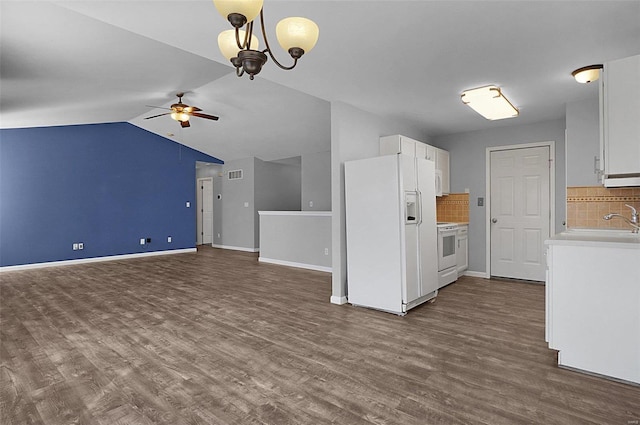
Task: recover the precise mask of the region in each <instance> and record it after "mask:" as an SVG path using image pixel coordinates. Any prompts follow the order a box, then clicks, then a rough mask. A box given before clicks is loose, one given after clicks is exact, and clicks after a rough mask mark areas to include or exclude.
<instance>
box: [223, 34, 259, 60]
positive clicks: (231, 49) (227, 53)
mask: <svg viewBox="0 0 640 425" xmlns="http://www.w3.org/2000/svg"><path fill="white" fill-rule="evenodd" d="M245 36H246V35H245V32H244V31H243V30H239V31H238V37H239V38H240V42H241V43H242V42H243V41H244V38H245ZM218 47H219V48H220V52H221V53H222V56H224V57H225V58H226V59H227V60H231V58H235V57H237V56H238V52H239V51H240V49H239V48H238V42H237V40H236V30H226V31H222V32H221V33H220V34H219V35H218ZM258 47H259V43H258V37H256V36H255V35H253V34H252V35H251V42H250V43H249V49H251V50H258Z"/></svg>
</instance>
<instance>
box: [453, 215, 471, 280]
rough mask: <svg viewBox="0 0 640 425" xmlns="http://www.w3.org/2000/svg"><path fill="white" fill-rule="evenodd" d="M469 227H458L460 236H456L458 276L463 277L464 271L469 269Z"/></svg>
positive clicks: (460, 225) (461, 225) (462, 225)
mask: <svg viewBox="0 0 640 425" xmlns="http://www.w3.org/2000/svg"><path fill="white" fill-rule="evenodd" d="M468 230H469V226H466V225H464V224H459V225H458V234H457V235H456V244H457V246H456V264H457V266H458V276H462V275H463V274H464V271H465V270H467V269H468V268H469V243H468V242H469V239H468V234H467V232H468Z"/></svg>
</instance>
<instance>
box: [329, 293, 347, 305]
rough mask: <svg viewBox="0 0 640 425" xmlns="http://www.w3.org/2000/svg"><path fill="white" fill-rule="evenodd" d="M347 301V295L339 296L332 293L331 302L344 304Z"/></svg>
mask: <svg viewBox="0 0 640 425" xmlns="http://www.w3.org/2000/svg"><path fill="white" fill-rule="evenodd" d="M346 303H347V297H345V296H342V297H338V296H336V295H332V296H331V304H338V305H342V304H346Z"/></svg>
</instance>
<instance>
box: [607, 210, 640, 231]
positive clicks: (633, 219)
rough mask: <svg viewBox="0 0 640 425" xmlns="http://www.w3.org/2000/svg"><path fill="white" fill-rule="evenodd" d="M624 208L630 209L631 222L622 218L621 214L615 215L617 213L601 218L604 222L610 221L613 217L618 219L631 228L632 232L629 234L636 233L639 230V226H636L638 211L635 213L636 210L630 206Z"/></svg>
mask: <svg viewBox="0 0 640 425" xmlns="http://www.w3.org/2000/svg"><path fill="white" fill-rule="evenodd" d="M624 206H625V207H629V208H631V220H629V219H628V218H627V217H625V216H623V215H622V214H617V213H611V214H607V215H605V216H604V217H602V218H603V219H604V220H611V219H612V218H613V217H620V218H621V219H623V220H624V221H626V222H627V223H629V225H631V227H633V230H631V232H633V233H638V230H640V226H638V211H636V209H635V208H634V207H632V206H631V205H628V204H625V205H624Z"/></svg>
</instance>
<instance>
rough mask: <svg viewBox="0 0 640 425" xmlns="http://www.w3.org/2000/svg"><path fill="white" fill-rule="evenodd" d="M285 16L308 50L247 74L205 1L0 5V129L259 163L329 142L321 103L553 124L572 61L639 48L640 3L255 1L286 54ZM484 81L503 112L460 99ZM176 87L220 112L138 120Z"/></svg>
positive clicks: (432, 127) (585, 92)
mask: <svg viewBox="0 0 640 425" xmlns="http://www.w3.org/2000/svg"><path fill="white" fill-rule="evenodd" d="M294 15H297V16H306V17H308V18H311V19H313V20H314V21H316V23H317V24H318V25H319V27H320V39H319V41H318V44H317V46H316V47H315V48H314V49H313V50H312V51H311V52H309V53H308V54H306V55H305V56H304V57H303V58H302V59H301V60H300V62H299V64H298V66H297V67H296V69H294V70H293V71H282V70H280V69H278V68H277V67H276V66H275V65H274V64H273V63H271V61H268V62H267V64H266V65H265V68H264V69H263V71H262V72H261V74H260V75H259V77H256V79H255V80H254V81H249V80H248V78H246V77H243V78H237V77H236V76H235V71H234V69H233V68H232V67H231V66H230V65H228V64H227V62H226V60H225V59H223V58H222V56H221V55H220V53H219V51H218V48H217V34H218V33H219V32H220V31H222V30H225V29H229V28H230V25H229V24H228V23H227V22H226V20H225V19H223V18H222V17H221V16H220V15H219V14H218V13H217V11H216V9H215V7H214V6H213V4H212V2H211V0H172V1H156V0H120V1H103V0H82V1H80V0H77V1H25V0H15V1H14V0H0V16H1V18H0V19H1V22H0V23H1V33H0V34H1V39H0V40H1V41H0V42H1V44H0V48H1V50H0V73H1V81H0V90H1V92H0V126H1V127H2V128H14V127H31V126H49V125H70V124H85V123H97V122H114V121H129V122H131V123H133V124H135V125H138V126H140V127H142V128H144V129H147V130H149V131H152V132H155V133H157V134H160V135H163V136H165V137H170V138H172V139H174V140H176V141H179V142H181V143H184V144H185V145H188V146H191V147H193V148H195V149H198V150H201V151H203V152H205V153H208V154H210V155H213V156H215V157H218V158H220V159H222V160H225V161H229V160H233V159H239V158H244V157H248V156H256V157H258V158H261V159H264V160H274V159H280V158H287V157H292V156H297V155H300V154H303V153H310V152H321V151H326V150H329V148H330V136H331V134H330V126H331V124H330V104H329V102H333V101H341V102H345V103H347V104H351V105H353V106H355V107H357V108H360V109H362V110H365V111H369V112H372V113H375V114H378V115H381V116H387V117H390V118H401V119H404V120H406V121H407V122H409V123H411V124H413V125H415V126H416V127H417V128H422V129H423V131H424V133H426V134H429V135H430V136H438V135H442V134H450V133H457V132H466V131H473V130H479V129H486V128H491V127H496V126H505V125H520V124H527V123H534V122H539V121H545V120H551V119H560V118H563V117H564V112H565V104H566V103H567V102H571V101H576V100H581V99H585V98H588V97H595V96H597V86H595V85H593V84H592V85H581V84H577V83H575V82H574V81H573V80H572V79H571V76H570V72H571V71H572V70H573V69H576V68H579V67H581V66H584V65H589V64H593V63H602V62H606V61H608V60H612V59H617V58H622V57H626V56H631V55H635V54H639V53H640V1H583V2H579V1H515V0H511V1H483V0H475V1H470V0H467V1H455V0H449V1H401V0H396V1H364V0H360V1H329V0H325V1H314V0H305V1H277V0H274V1H269V0H267V1H266V2H265V20H266V23H267V31H268V35H269V36H270V43H271V46H272V47H274V50H276V52H275V54H276V56H277V57H278V59H279V60H280V61H281V62H285V63H287V64H288V63H289V61H290V58H288V55H287V54H286V53H285V52H283V51H282V50H281V49H280V48H279V46H278V45H277V41H276V40H275V36H274V27H275V24H276V23H277V22H278V21H279V20H280V19H282V18H284V17H286V16H294ZM487 84H496V85H498V86H500V87H502V89H503V92H504V93H505V95H506V96H507V97H508V98H509V99H510V100H511V101H512V103H514V104H515V105H516V106H517V107H518V108H519V109H520V112H521V114H520V116H519V117H518V118H513V119H508V120H503V121H486V120H485V119H484V118H482V117H480V116H479V115H477V114H476V113H475V112H473V111H472V110H471V109H470V108H468V107H465V106H464V105H463V104H462V103H461V101H460V98H459V95H460V92H461V91H462V90H465V89H469V88H474V87H479V86H482V85H487ZM178 91H185V92H186V93H187V94H186V95H185V97H184V98H183V101H184V102H185V103H188V104H191V105H196V106H198V107H200V108H202V109H203V111H204V112H205V113H208V114H212V115H218V116H219V117H220V120H219V121H208V120H202V119H195V118H194V119H192V120H191V127H189V128H186V129H182V128H180V126H179V125H178V124H177V123H176V122H175V121H173V120H171V119H170V118H169V117H160V118H155V119H151V120H144V119H143V118H144V117H147V116H150V115H155V114H158V113H161V112H162V110H161V109H154V108H152V107H147V106H145V105H156V106H162V107H167V106H169V105H170V104H171V103H174V101H175V100H176V98H175V96H174V95H175V93H176V92H178ZM169 134H172V136H169Z"/></svg>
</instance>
